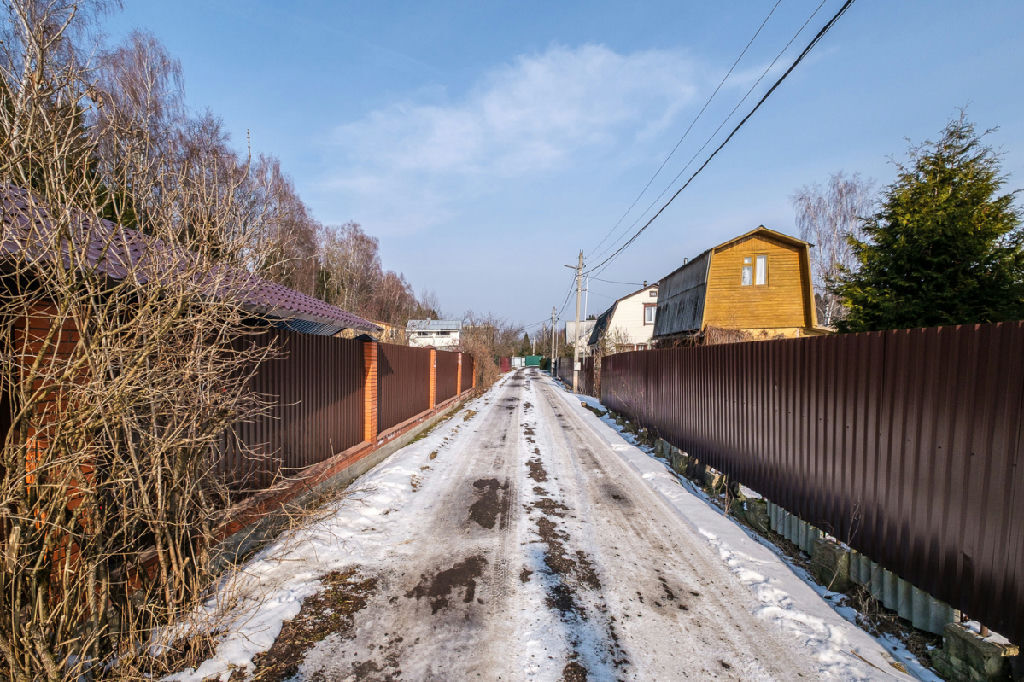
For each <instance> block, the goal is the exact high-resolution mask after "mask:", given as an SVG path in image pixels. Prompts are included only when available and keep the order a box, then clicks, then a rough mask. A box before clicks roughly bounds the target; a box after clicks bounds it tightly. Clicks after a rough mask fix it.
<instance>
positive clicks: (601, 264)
mask: <svg viewBox="0 0 1024 682" xmlns="http://www.w3.org/2000/svg"><path fill="white" fill-rule="evenodd" d="M854 2H855V0H846V2H844V3H843V5H842V7H840V8H839V9H838V10H837V11H836V13H835V14H834V15H832V18H831V19H829V20H828V22H827V23H826V24H825V25H824V26H822V27H821V29H820V30H819V31H818V33H817V34H816V35H815V36H814V38H812V39H811V41H810V42H809V43H808V44H807V47H805V48H804V49H803V51H802V52H801V53H800V54H799V55H798V56H797V58H796V59H795V60H794V61H793V63H792V64H790V65H789V68H787V69H786V70H785V72H783V74H782V75H781V76H779V78H778V79H777V80H776V81H775V83H773V84H772V86H771V87H770V88H768V90H767V91H766V92H765V93H764V95H762V96H761V99H760V100H758V102H757V104H755V105H754V107H753V108H752V109H751V110H750V111H748V112H747V114H746V115H745V116H744V117H743V118H742V119H740V121H739V123H737V124H736V126H735V127H734V128H733V129H732V130H731V131H730V132H729V134H728V135H727V136H726V138H725V139H724V140H722V142H721V143H720V144H719V145H718V146H717V147H716V148H715V150H714V151H713V152H711V154H710V155H709V156H708V157H707V158H706V159H704V162H703V163H701V165H700V166H699V167H698V168H697V170H695V171H694V172H693V173H692V174H691V175H690V177H689V178H687V180H686V182H684V183H683V184H682V186H680V187H679V189H677V190H676V191H675V193H674V194H672V196H671V197H669V199H668V201H666V202H665V203H664V204H663V205H662V206H661V208H659V209H658V211H657V213H655V214H654V215H653V216H651V218H650V219H649V220H648V221H647V222H646V223H644V224H643V226H642V227H641V228H640V229H639V230H637V231H636V232H635V233H633V235H632V236H631V237H630V238H629V239H628V240H626V241H625V243H623V244H622V245H621V246H620V247H619V248H617V249H616V250H615V251H614V252H612V253H611V254H610V255H609V256H607V257H606V258H605V259H604V260H602V261H601V262H599V263H598V264H597V265H595V266H593V267H592V268H590V269H589V270H587V271H586V274H590V273H593V272H595V271H596V272H600V271H601V270H602V269H603V268H604V267H606V266H607V265H608V264H609V263H611V261H613V260H614V259H615V258H617V257H618V255H619V254H620V253H622V252H623V251H625V250H626V249H627V248H629V246H630V245H631V244H632V243H633V242H634V241H636V239H637V238H638V237H639V236H640V235H641V234H643V233H644V231H646V230H647V228H648V227H650V226H651V224H652V223H653V222H654V221H655V220H657V219H658V217H659V216H661V214H662V213H663V212H664V211H665V209H666V208H668V207H669V205H670V204H671V203H672V202H673V201H675V199H676V197H678V196H679V195H680V194H681V193H682V192H683V190H685V189H686V188H687V187H689V186H690V183H692V182H693V181H694V179H695V178H696V177H697V176H698V175H700V173H701V172H702V171H703V170H704V169H705V168H707V166H708V164H709V163H711V160H712V159H714V158H715V157H716V156H718V153H719V152H720V151H722V149H724V148H725V146H726V145H727V144H729V142H730V141H731V140H732V138H733V137H734V136H735V135H736V133H738V132H739V131H740V129H741V128H742V127H743V126H744V125H746V123H747V121H749V120H750V118H751V117H752V116H753V115H754V114H755V113H756V112H757V110H758V109H760V108H761V105H763V104H764V103H765V102H766V101H767V100H768V98H769V97H771V95H772V93H774V92H775V91H776V90H777V89H778V87H779V86H780V85H782V83H783V82H784V81H785V80H786V79H787V78H788V77H789V74H791V73H793V70H794V69H795V68H796V67H797V66H798V65H799V64H800V62H802V61H803V60H804V58H805V57H806V56H807V55H808V54H809V53H810V51H811V50H812V49H814V46H815V45H817V44H818V43H819V42H820V41H821V39H822V38H823V37H825V34H827V33H828V32H829V31H830V30H831V29H832V27H833V26H834V25H835V23H836V22H837V21H839V19H840V18H841V17H842V16H843V15H844V14H846V11H847V10H848V9H850V6H851V5H853V3H854ZM726 120H728V119H726Z"/></svg>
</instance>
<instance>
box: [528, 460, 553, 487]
mask: <svg viewBox="0 0 1024 682" xmlns="http://www.w3.org/2000/svg"><path fill="white" fill-rule="evenodd" d="M526 466H528V467H530V478H532V479H533V480H535V481H537V482H538V483H543V482H544V481H546V480H548V472H547V470H546V469H544V464H543V463H542V462H541V461H540V458H539V457H531V458H530V459H528V460H527V461H526Z"/></svg>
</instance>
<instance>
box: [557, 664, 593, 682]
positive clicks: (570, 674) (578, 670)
mask: <svg viewBox="0 0 1024 682" xmlns="http://www.w3.org/2000/svg"><path fill="white" fill-rule="evenodd" d="M589 679H590V676H589V675H588V674H587V669H586V668H584V667H583V666H582V665H580V664H579V661H569V662H568V663H566V664H565V667H564V668H562V682H586V681H587V680H589Z"/></svg>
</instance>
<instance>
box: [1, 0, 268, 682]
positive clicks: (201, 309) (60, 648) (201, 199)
mask: <svg viewBox="0 0 1024 682" xmlns="http://www.w3.org/2000/svg"><path fill="white" fill-rule="evenodd" d="M5 6H6V9H7V19H8V23H7V24H6V25H5V26H4V27H3V30H2V32H3V36H2V38H3V40H2V41H0V193H2V194H3V196H4V201H3V205H2V210H3V215H2V218H3V220H2V225H3V239H2V243H3V246H4V254H3V258H2V263H0V265H2V271H0V275H2V286H3V293H2V298H0V323H2V328H0V344H2V349H0V372H2V374H0V376H2V385H0V389H2V397H3V403H4V404H3V405H2V410H0V415H2V419H0V421H2V422H3V424H0V426H10V428H9V429H6V428H5V429H4V435H5V438H4V441H3V444H2V458H3V459H2V464H0V549H2V559H3V562H4V571H3V573H2V575H0V613H3V614H4V618H3V619H0V675H2V676H4V677H6V678H8V679H14V680H29V679H39V678H43V679H49V680H60V679H69V680H70V679H80V678H82V676H86V677H88V678H97V677H124V678H138V677H141V676H145V675H148V674H153V673H157V674H158V673H161V672H164V671H166V670H167V669H169V668H171V667H174V666H177V665H184V664H187V663H189V662H191V661H193V660H194V659H196V658H199V657H202V656H203V655H204V653H205V652H206V649H205V648H204V647H203V646H201V645H200V646H195V645H193V646H187V647H186V646H181V647H173V648H176V649H178V652H177V654H176V655H169V656H164V657H161V658H154V657H153V656H150V655H149V654H150V649H149V646H150V645H151V644H153V643H155V642H159V641H160V633H161V632H163V630H162V627H163V626H164V625H166V624H168V623H170V622H171V621H173V620H174V619H175V617H176V616H177V615H178V614H180V613H182V612H183V611H185V610H189V609H192V608H193V607H194V606H195V605H196V603H197V600H198V599H199V598H200V596H201V595H202V593H203V590H205V589H206V588H208V587H209V586H210V584H211V581H212V579H213V576H212V575H211V571H210V563H209V562H210V549H211V546H212V544H213V542H214V540H215V538H214V529H215V528H216V527H217V526H218V525H219V523H220V514H221V510H222V509H223V507H224V504H225V501H226V499H227V497H226V492H227V491H226V490H225V488H224V486H223V484H222V482H221V479H220V477H219V476H218V475H217V470H216V469H217V462H218V459H217V454H218V452H219V450H220V446H221V444H222V442H223V439H224V438H225V433H226V432H229V431H230V428H231V425H232V424H234V423H237V422H238V421H239V420H244V419H248V418H251V417H253V416H255V415H257V414H258V413H260V412H261V410H262V409H263V407H264V406H263V405H261V404H260V401H259V400H257V399H256V398H255V397H254V396H252V395H250V393H249V391H248V390H247V382H248V380H249V378H250V376H251V372H252V370H253V368H254V366H255V365H256V364H257V363H258V362H260V361H261V360H263V359H264V358H265V357H266V354H267V353H270V352H273V351H272V349H267V348H259V347H258V346H256V345H253V344H248V343H246V334H247V333H248V332H247V330H248V329H249V326H248V325H249V324H250V323H251V322H252V320H253V318H254V314H253V313H252V312H251V311H249V310H247V309H245V308H244V307H243V306H242V305H241V304H240V302H239V301H240V298H239V296H240V292H241V290H242V289H243V288H244V286H245V280H246V276H245V275H244V274H241V273H246V272H252V271H255V270H256V269H257V268H258V267H262V265H263V263H261V260H262V259H263V255H264V251H263V250H262V249H263V246H262V244H261V243H260V241H259V240H258V239H257V238H256V236H254V235H253V234H251V233H250V232H248V231H247V230H245V229H241V228H240V226H242V225H245V224H246V221H245V218H246V216H247V214H246V211H248V210H250V207H248V206H247V205H246V204H245V202H244V201H242V200H241V199H240V195H241V188H242V187H243V184H244V181H245V179H246V177H247V174H246V168H244V167H242V168H240V167H239V166H238V165H237V164H236V163H235V161H234V160H233V159H229V158H226V157H225V156H224V155H223V154H221V153H220V149H221V148H220V147H218V146H217V145H209V146H205V145H204V144H203V142H202V140H203V137H202V134H201V131H199V132H196V131H192V132H196V134H195V135H191V136H181V135H178V136H174V135H167V134H165V133H166V130H164V129H161V128H160V127H159V126H154V125H152V124H153V121H154V114H153V113H152V112H148V113H147V112H146V111H145V110H144V109H139V111H140V112H141V113H140V115H138V116H114V115H110V114H111V112H110V111H109V110H108V111H107V112H106V118H105V119H104V124H103V125H102V126H93V127H92V128H87V127H85V126H83V120H96V119H98V118H99V113H98V112H97V107H96V104H95V103H96V102H106V103H108V104H107V105H108V106H115V104H116V102H115V101H114V100H111V99H109V98H104V97H103V96H102V95H101V94H97V91H96V88H97V85H96V83H95V82H94V81H93V80H92V71H91V69H90V68H89V66H88V65H87V64H85V63H84V62H83V61H82V60H81V59H80V57H79V56H78V54H77V53H76V52H75V51H74V50H73V49H71V48H70V47H69V35H70V32H71V31H72V30H73V29H74V27H75V26H76V22H77V17H79V16H80V14H81V10H82V8H81V7H79V4H78V3H74V2H61V1H60V0H54V1H53V2H50V3H38V2H34V1H32V0H7V2H6V3H5ZM138 76H139V79H138V82H137V83H136V85H138V86H139V87H138V88H136V89H135V90H134V91H133V92H134V95H135V96H136V100H137V101H142V102H145V101H146V98H147V96H148V95H147V90H146V87H147V86H149V87H151V88H156V87H157V86H158V85H159V83H157V82H156V81H157V76H158V73H156V72H152V73H151V72H149V71H146V70H145V69H142V70H140V71H139V74H138ZM147 79H148V80H147ZM99 135H102V137H99ZM101 218H111V219H113V220H114V221H115V222H121V223H127V224H131V225H133V226H135V227H137V228H138V232H133V231H128V230H124V229H118V228H116V227H114V226H113V224H112V223H105V222H102V221H101V220H100V219H101ZM163 643H164V644H171V642H163Z"/></svg>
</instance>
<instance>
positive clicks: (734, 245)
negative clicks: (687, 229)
mask: <svg viewBox="0 0 1024 682" xmlns="http://www.w3.org/2000/svg"><path fill="white" fill-rule="evenodd" d="M807 251H808V247H807V246H806V245H796V244H789V243H784V242H782V241H780V240H776V239H774V238H772V237H771V235H769V234H765V233H763V232H762V233H759V234H753V235H750V236H748V237H744V238H741V239H738V240H736V241H732V242H727V243H726V244H723V245H722V246H720V247H717V248H715V249H714V250H713V252H712V254H711V264H710V268H709V270H708V282H707V294H706V302H705V306H704V320H703V326H704V327H708V326H712V327H724V328H728V329H743V330H748V331H752V332H757V331H762V330H778V332H779V333H785V334H786V335H787V336H789V335H792V336H796V335H798V334H799V332H800V330H801V329H813V328H814V327H815V326H816V319H815V312H814V295H813V293H812V289H811V282H810V264H809V254H808V252H807ZM759 255H764V256H767V257H768V272H767V278H766V283H765V284H750V285H747V286H744V285H743V284H742V273H743V265H744V263H743V259H744V258H750V259H751V264H752V265H756V262H757V256H759ZM755 281H756V280H755Z"/></svg>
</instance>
